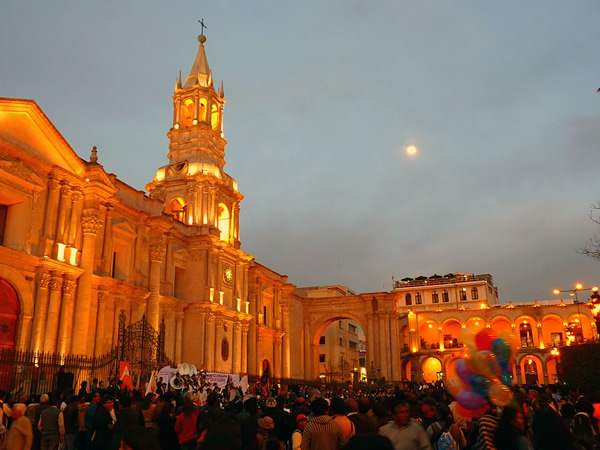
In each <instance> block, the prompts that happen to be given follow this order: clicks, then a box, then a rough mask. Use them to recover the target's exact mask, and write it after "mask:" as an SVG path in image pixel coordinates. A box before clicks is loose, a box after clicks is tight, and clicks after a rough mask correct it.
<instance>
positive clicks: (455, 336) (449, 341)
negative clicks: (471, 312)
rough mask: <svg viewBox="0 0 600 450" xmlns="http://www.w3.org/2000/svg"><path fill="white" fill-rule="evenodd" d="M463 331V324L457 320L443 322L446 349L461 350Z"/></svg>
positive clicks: (451, 319) (450, 319)
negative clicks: (461, 334) (460, 337)
mask: <svg viewBox="0 0 600 450" xmlns="http://www.w3.org/2000/svg"><path fill="white" fill-rule="evenodd" d="M461 329H462V323H461V321H460V320H458V319H455V318H449V319H446V320H444V321H443V322H442V335H443V339H444V349H448V348H460V347H461V346H462V344H461V342H460V339H459V334H460V330H461Z"/></svg>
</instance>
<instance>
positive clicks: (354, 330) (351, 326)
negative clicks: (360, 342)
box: [348, 323, 356, 334]
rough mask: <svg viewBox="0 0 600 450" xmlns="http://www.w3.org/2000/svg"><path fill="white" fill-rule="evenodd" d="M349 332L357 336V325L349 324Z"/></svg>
mask: <svg viewBox="0 0 600 450" xmlns="http://www.w3.org/2000/svg"><path fill="white" fill-rule="evenodd" d="M348 331H349V332H350V333H354V334H356V325H353V324H351V323H349V324H348Z"/></svg>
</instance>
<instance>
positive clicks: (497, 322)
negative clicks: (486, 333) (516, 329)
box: [489, 314, 512, 334]
mask: <svg viewBox="0 0 600 450" xmlns="http://www.w3.org/2000/svg"><path fill="white" fill-rule="evenodd" d="M489 324H490V328H491V329H492V330H493V331H495V332H496V333H498V334H500V333H502V332H504V331H506V332H508V333H511V331H512V326H511V325H512V320H510V319H509V318H508V317H507V316H505V315H503V314H500V315H497V316H494V317H492V318H491V320H490V321H489Z"/></svg>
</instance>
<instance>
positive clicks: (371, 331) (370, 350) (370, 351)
mask: <svg viewBox="0 0 600 450" xmlns="http://www.w3.org/2000/svg"><path fill="white" fill-rule="evenodd" d="M366 338H367V360H366V361H365V364H366V367H367V372H368V371H369V369H370V368H371V363H375V328H374V326H373V314H367V335H366Z"/></svg>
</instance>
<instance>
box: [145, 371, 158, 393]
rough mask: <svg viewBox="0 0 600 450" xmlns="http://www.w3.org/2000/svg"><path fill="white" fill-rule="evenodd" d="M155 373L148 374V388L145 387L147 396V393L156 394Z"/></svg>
mask: <svg viewBox="0 0 600 450" xmlns="http://www.w3.org/2000/svg"><path fill="white" fill-rule="evenodd" d="M155 374H156V371H155V370H153V371H152V373H151V374H150V381H148V386H147V387H146V395H148V394H149V393H151V392H152V393H153V394H154V393H155V392H156V376H155Z"/></svg>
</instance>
